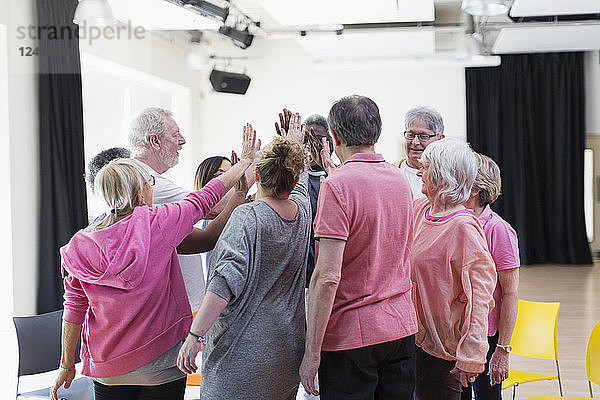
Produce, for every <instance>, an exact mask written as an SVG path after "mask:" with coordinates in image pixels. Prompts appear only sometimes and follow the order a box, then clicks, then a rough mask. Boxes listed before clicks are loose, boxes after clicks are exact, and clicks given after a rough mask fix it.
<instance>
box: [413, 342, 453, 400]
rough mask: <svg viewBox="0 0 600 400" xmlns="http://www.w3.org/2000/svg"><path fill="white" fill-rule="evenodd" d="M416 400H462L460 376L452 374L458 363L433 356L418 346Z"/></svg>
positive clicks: (416, 355)
mask: <svg viewBox="0 0 600 400" xmlns="http://www.w3.org/2000/svg"><path fill="white" fill-rule="evenodd" d="M415 358H416V364H417V368H416V369H417V381H416V385H415V400H442V399H443V400H460V395H461V392H462V385H461V383H460V377H459V375H458V374H451V373H450V371H452V369H454V367H455V365H456V361H455V360H452V361H448V360H444V359H441V358H437V357H434V356H432V355H431V354H429V353H427V352H425V351H423V349H421V348H420V347H418V346H417V350H416V352H415Z"/></svg>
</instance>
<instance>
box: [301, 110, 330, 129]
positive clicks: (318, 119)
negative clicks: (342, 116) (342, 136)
mask: <svg viewBox="0 0 600 400" xmlns="http://www.w3.org/2000/svg"><path fill="white" fill-rule="evenodd" d="M304 125H306V126H309V125H318V126H322V127H323V128H325V130H326V131H329V124H328V123H327V119H326V118H325V117H324V116H322V115H319V114H313V115H311V116H310V117H308V118H306V119H305V120H304Z"/></svg>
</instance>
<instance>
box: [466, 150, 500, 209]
mask: <svg viewBox="0 0 600 400" xmlns="http://www.w3.org/2000/svg"><path fill="white" fill-rule="evenodd" d="M477 157H478V158H479V168H478V169H477V176H476V177H475V182H473V189H475V190H479V205H481V206H483V207H485V206H487V205H488V204H492V203H493V202H495V201H496V199H498V196H500V193H501V192H500V189H501V188H502V179H501V178H500V168H499V167H498V164H496V162H495V161H494V160H492V159H491V158H490V157H488V156H486V155H483V154H478V153H477Z"/></svg>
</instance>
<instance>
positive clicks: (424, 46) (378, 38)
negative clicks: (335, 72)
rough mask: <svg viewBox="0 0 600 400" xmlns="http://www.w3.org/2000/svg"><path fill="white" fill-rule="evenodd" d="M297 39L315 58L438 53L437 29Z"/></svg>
mask: <svg viewBox="0 0 600 400" xmlns="http://www.w3.org/2000/svg"><path fill="white" fill-rule="evenodd" d="M297 40H298V42H299V43H300V44H301V45H302V46H303V47H304V48H305V49H306V50H307V51H308V53H309V54H310V55H312V56H313V58H314V59H315V60H356V59H367V60H369V59H375V60H382V59H383V60H384V59H394V58H399V57H407V56H425V55H432V54H433V53H435V32H434V30H433V29H420V30H404V31H396V32H394V31H384V32H373V31H371V32H356V31H349V32H345V33H344V34H343V35H336V34H334V33H329V34H313V35H310V34H309V35H307V36H304V37H300V36H298V37H297Z"/></svg>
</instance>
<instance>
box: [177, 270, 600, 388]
mask: <svg viewBox="0 0 600 400" xmlns="http://www.w3.org/2000/svg"><path fill="white" fill-rule="evenodd" d="M519 298H521V299H523V300H532V301H558V302H560V304H561V306H560V311H559V313H558V354H559V363H560V370H561V375H562V382H563V394H564V395H565V396H583V397H588V396H589V393H588V386H587V380H586V378H585V349H586V345H587V339H588V336H589V333H590V331H591V330H592V328H593V326H594V324H595V323H596V321H598V320H600V264H596V266H563V265H539V266H527V267H523V268H521V275H520V295H519ZM511 365H512V366H514V367H515V368H519V369H525V370H529V371H534V372H539V373H554V372H553V371H555V367H554V363H553V362H552V361H545V360H533V359H526V358H524V357H519V356H514V355H513V356H511ZM593 389H594V394H595V396H596V397H600V387H598V386H594V387H593ZM543 395H548V396H558V384H557V381H542V382H532V383H527V384H524V385H521V386H519V388H518V389H517V396H516V398H517V399H523V398H526V397H528V396H543ZM198 397H199V389H198V388H188V390H187V392H186V400H187V399H194V398H198ZM503 398H504V399H505V400H509V399H511V398H512V389H508V390H505V391H504V392H503Z"/></svg>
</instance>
